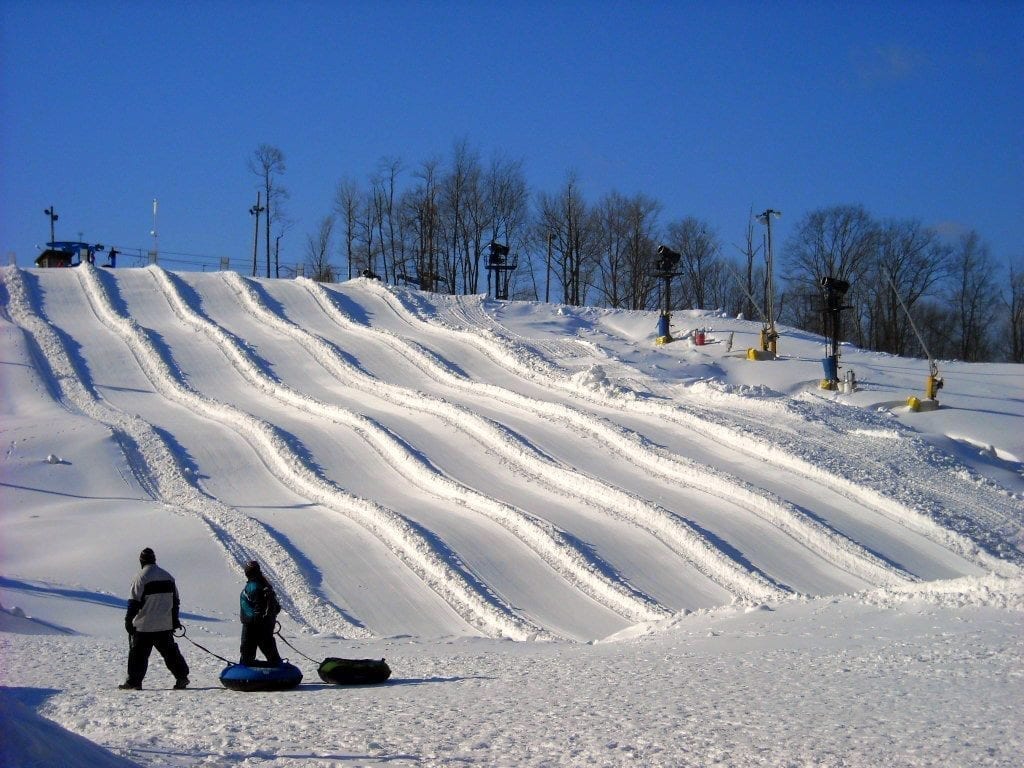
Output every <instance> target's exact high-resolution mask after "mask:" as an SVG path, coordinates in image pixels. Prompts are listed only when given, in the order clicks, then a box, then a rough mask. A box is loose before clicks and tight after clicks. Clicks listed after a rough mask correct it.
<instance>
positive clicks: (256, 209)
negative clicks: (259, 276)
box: [249, 190, 264, 277]
mask: <svg viewBox="0 0 1024 768" xmlns="http://www.w3.org/2000/svg"><path fill="white" fill-rule="evenodd" d="M263 210H264V208H263V206H261V205H260V191H259V190H256V205H254V206H252V207H251V208H250V209H249V213H250V214H252V215H253V216H255V217H256V231H255V232H254V233H253V236H252V276H253V277H256V251H257V248H258V247H259V243H260V213H262V212H263Z"/></svg>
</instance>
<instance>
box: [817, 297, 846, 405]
mask: <svg viewBox="0 0 1024 768" xmlns="http://www.w3.org/2000/svg"><path fill="white" fill-rule="evenodd" d="M821 290H822V293H823V294H824V296H823V305H822V314H823V315H824V321H825V322H824V325H825V335H826V336H827V338H828V342H827V343H828V354H827V355H826V356H825V358H824V359H823V360H822V361H821V364H822V366H823V367H824V369H825V378H823V379H822V380H821V388H822V389H839V341H840V336H841V333H840V330H841V327H842V311H843V310H844V309H850V307H849V306H848V305H844V304H843V296H845V295H846V292H847V291H848V290H850V284H849V283H848V282H846V281H845V280H840V279H839V278H836V277H823V278H821Z"/></svg>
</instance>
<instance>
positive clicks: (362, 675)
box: [316, 657, 391, 685]
mask: <svg viewBox="0 0 1024 768" xmlns="http://www.w3.org/2000/svg"><path fill="white" fill-rule="evenodd" d="M316 672H317V674H318V675H320V679H321V680H323V681H324V682H325V683H331V684H333V685H375V684H377V683H383V682H384V681H385V680H387V679H388V678H389V677H391V667H389V666H388V665H387V662H385V661H384V659H339V658H335V657H329V658H326V659H324V660H323V662H321V664H320V668H319V669H317V671H316Z"/></svg>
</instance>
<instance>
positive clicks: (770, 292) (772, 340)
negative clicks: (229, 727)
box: [747, 208, 782, 360]
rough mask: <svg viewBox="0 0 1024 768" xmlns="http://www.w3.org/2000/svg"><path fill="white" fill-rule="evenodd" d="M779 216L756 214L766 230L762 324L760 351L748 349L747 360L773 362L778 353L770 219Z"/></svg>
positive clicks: (772, 212)
mask: <svg viewBox="0 0 1024 768" xmlns="http://www.w3.org/2000/svg"><path fill="white" fill-rule="evenodd" d="M781 215H782V211H775V210H772V209H771V208H768V209H767V210H765V211H764V212H763V213H759V214H757V220H758V221H760V222H761V223H762V224H764V226H765V228H766V229H767V235H766V237H765V249H764V258H765V273H764V313H763V317H764V324H763V325H762V326H761V349H753V348H751V349H748V350H747V359H748V360H774V359H775V355H776V354H778V351H779V348H778V342H779V333H778V331H776V330H775V278H774V270H775V265H774V263H773V262H774V253H773V251H772V219H773V218H778V217H779V216H781Z"/></svg>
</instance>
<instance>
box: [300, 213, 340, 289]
mask: <svg viewBox="0 0 1024 768" xmlns="http://www.w3.org/2000/svg"><path fill="white" fill-rule="evenodd" d="M333 235H334V216H332V215H327V216H324V217H323V219H321V220H320V228H319V229H318V230H317V232H316V234H313V235H307V236H306V263H307V264H309V272H310V277H312V279H314V280H317V281H319V282H321V283H331V282H334V279H335V271H334V266H333V265H332V264H331V240H332V238H333Z"/></svg>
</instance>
